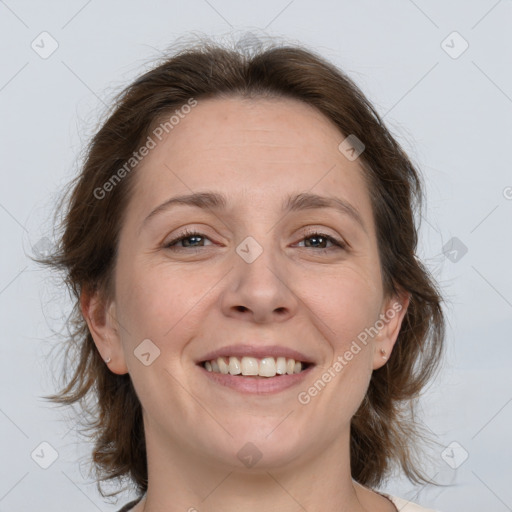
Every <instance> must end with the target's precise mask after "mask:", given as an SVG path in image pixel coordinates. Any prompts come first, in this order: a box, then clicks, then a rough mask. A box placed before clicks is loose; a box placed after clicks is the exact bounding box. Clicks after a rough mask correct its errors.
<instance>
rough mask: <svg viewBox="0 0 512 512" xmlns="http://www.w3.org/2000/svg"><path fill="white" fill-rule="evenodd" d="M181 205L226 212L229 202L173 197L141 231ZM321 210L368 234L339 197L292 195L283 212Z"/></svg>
mask: <svg viewBox="0 0 512 512" xmlns="http://www.w3.org/2000/svg"><path fill="white" fill-rule="evenodd" d="M179 205H185V206H193V207H197V208H201V209H203V210H210V209H211V210H216V211H220V210H226V208H227V205H228V201H227V198H226V196H225V195H224V194H221V193H218V192H209V191H206V192H195V193H192V194H185V195H182V196H176V197H171V198H170V199H168V200H167V201H165V202H163V203H162V204H160V205H159V206H157V207H156V208H155V209H154V210H152V211H151V213H150V214H149V215H148V216H147V217H146V218H145V219H144V221H143V222H142V224H141V227H140V230H142V228H143V227H144V225H146V224H147V222H149V220H150V219H152V218H153V217H155V216H156V215H158V214H159V213H161V212H164V211H168V210H169V209H171V208H172V207H175V206H179ZM321 208H333V209H335V210H337V211H338V212H340V213H342V214H343V215H347V216H348V217H350V218H351V219H353V220H354V221H356V222H357V223H358V224H359V225H360V226H361V228H362V229H363V231H364V232H365V233H367V229H366V225H365V224H364V221H363V219H362V217H361V214H360V213H359V212H358V211H357V210H356V208H354V206H352V205H351V204H350V203H348V202H347V201H345V200H343V199H340V198H337V197H328V196H320V195H317V194H310V193H307V192H303V193H300V194H296V195H290V196H288V197H287V198H286V200H285V201H284V203H283V207H282V211H283V213H288V212H294V211H302V210H316V209H321ZM140 230H139V232H140Z"/></svg>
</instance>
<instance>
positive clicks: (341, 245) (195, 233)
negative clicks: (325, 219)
mask: <svg viewBox="0 0 512 512" xmlns="http://www.w3.org/2000/svg"><path fill="white" fill-rule="evenodd" d="M193 236H199V237H201V238H208V237H207V236H205V235H204V234H203V233H199V232H198V231H189V230H186V231H185V232H184V233H183V234H181V235H179V236H178V237H177V238H174V239H173V240H170V241H169V242H167V243H166V244H165V245H164V249H169V250H171V251H180V250H185V249H193V250H197V249H201V246H198V247H172V246H173V245H175V244H177V243H179V242H181V241H182V240H185V239H187V238H191V237H193ZM315 237H320V238H325V239H326V240H327V241H328V242H331V243H332V244H333V247H325V248H321V249H317V252H329V251H331V250H334V249H346V248H347V245H346V244H345V243H344V242H342V241H341V240H338V239H337V238H334V237H332V236H330V235H327V234H326V233H321V232H319V231H312V232H310V233H305V234H304V236H303V238H302V239H301V241H302V240H306V239H308V238H315ZM208 240H209V238H208ZM303 248H304V249H314V247H303Z"/></svg>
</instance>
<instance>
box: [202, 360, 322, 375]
mask: <svg viewBox="0 0 512 512" xmlns="http://www.w3.org/2000/svg"><path fill="white" fill-rule="evenodd" d="M200 366H202V367H203V368H204V369H205V370H207V371H209V372H212V373H221V374H224V375H234V376H240V377H267V378H269V377H276V376H279V375H293V374H296V373H301V372H302V371H304V370H306V369H307V368H309V367H310V366H313V363H308V362H303V361H296V360H295V359H292V358H287V357H264V358H261V359H260V358H257V357H248V356H244V357H242V358H238V357H235V356H230V357H218V358H216V359H211V360H209V361H203V362H202V363H200Z"/></svg>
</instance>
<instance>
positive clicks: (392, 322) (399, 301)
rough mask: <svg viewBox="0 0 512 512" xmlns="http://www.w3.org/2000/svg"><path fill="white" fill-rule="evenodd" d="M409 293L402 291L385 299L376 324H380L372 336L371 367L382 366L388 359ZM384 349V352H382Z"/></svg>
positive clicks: (407, 304)
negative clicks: (379, 327)
mask: <svg viewBox="0 0 512 512" xmlns="http://www.w3.org/2000/svg"><path fill="white" fill-rule="evenodd" d="M410 298H411V295H410V293H408V292H405V291H402V292H400V293H399V294H397V295H393V296H391V297H390V298H389V299H387V300H385V301H384V303H383V307H382V309H381V313H380V317H379V320H380V322H379V321H377V322H376V326H382V328H381V329H378V333H377V334H376V335H375V337H374V338H373V341H374V343H373V347H374V354H373V369H374V370H377V369H378V368H380V367H382V366H384V365H385V364H386V361H387V360H388V359H389V356H390V355H391V352H392V351H393V347H394V346H395V342H396V340H397V338H398V333H399V332H400V327H401V326H402V321H403V319H404V317H405V313H406V312H407V308H408V307H409V303H410ZM382 351H384V353H382Z"/></svg>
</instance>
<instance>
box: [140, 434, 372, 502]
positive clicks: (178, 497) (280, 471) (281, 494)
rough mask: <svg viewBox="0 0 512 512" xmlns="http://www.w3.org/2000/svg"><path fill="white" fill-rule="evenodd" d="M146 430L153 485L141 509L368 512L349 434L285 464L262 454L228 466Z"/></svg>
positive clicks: (300, 454) (149, 486)
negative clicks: (354, 472) (247, 463)
mask: <svg viewBox="0 0 512 512" xmlns="http://www.w3.org/2000/svg"><path fill="white" fill-rule="evenodd" d="M146 433H147V434H150V435H147V436H146V450H147V458H148V489H147V493H146V496H145V498H144V499H143V500H142V501H141V503H140V504H139V505H140V506H138V507H137V508H136V509H135V511H136V512H142V511H143V512H174V511H188V512H214V511H218V510H222V511H226V512H240V511H243V512H261V511H265V512H274V511H275V512H277V511H279V512H296V511H297V510H307V511H308V512H317V511H318V512H320V511H322V512H326V511H336V512H363V511H365V508H364V507H363V506H362V504H361V501H360V498H361V496H362V495H361V488H360V486H357V484H355V482H354V481H353V480H352V477H351V472H350V457H349V441H350V439H349V432H347V433H346V435H343V436H339V437H338V438H337V440H336V442H335V443H334V444H332V445H329V446H324V444H322V443H320V442H319V443H318V447H317V448H320V447H322V451H319V452H318V451H317V452H316V453H305V452H304V453H298V454H297V456H296V457H294V458H293V459H291V460H288V461H287V463H285V464H282V465H280V464H276V463H273V464H269V463H268V462H267V463H266V464H265V462H264V459H263V458H262V459H261V461H259V462H258V463H257V464H256V465H255V466H254V467H251V468H241V467H240V466H239V465H237V466H235V465H233V466H229V465H222V464H219V462H218V460H213V459H210V458H208V457H207V456H205V455H204V454H201V453H197V452H194V451H193V450H192V449H190V447H186V448H181V447H178V446H176V443H170V442H169V440H167V441H165V439H158V435H157V434H156V432H151V433H149V432H148V431H146ZM162 447H165V449H163V448H162ZM313 452H314V450H313Z"/></svg>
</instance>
